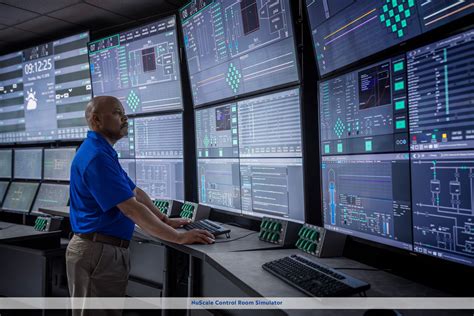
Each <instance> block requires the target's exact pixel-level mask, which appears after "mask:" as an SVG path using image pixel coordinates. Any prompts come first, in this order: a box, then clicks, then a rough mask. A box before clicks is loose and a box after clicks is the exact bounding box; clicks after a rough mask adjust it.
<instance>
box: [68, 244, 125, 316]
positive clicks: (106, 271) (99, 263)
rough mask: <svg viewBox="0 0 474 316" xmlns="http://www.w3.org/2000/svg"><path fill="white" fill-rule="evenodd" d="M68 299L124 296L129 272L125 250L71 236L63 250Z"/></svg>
mask: <svg viewBox="0 0 474 316" xmlns="http://www.w3.org/2000/svg"><path fill="white" fill-rule="evenodd" d="M66 271H67V279H68V285H69V293H70V295H71V297H124V296H125V292H126V289H127V283H128V274H129V272H130V254H129V250H128V249H125V248H121V247H116V246H112V245H108V244H103V243H99V242H93V241H91V240H87V239H82V238H80V237H78V236H74V237H73V238H72V239H71V241H70V242H69V245H68V246H67V249H66ZM72 314H73V315H74V316H76V315H81V316H86V315H94V316H95V315H121V314H122V311H121V310H100V311H99V310H80V309H75V310H73V313H72Z"/></svg>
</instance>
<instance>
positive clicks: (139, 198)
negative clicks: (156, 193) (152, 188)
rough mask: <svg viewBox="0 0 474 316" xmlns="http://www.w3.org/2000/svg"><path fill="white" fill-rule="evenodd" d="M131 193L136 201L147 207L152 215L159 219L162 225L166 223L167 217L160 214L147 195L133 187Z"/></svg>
mask: <svg viewBox="0 0 474 316" xmlns="http://www.w3.org/2000/svg"><path fill="white" fill-rule="evenodd" d="M133 193H134V194H135V198H136V199H137V201H138V202H140V203H142V204H144V205H145V206H146V207H148V209H149V210H150V211H152V212H153V214H155V215H156V216H157V217H158V218H159V219H161V220H162V221H163V222H164V223H166V222H167V221H168V216H166V215H165V214H163V213H161V212H160V210H159V209H158V208H157V207H156V206H155V205H154V204H153V201H152V200H151V199H150V197H149V196H148V194H146V192H145V191H143V190H142V189H140V188H139V187H135V189H134V190H133Z"/></svg>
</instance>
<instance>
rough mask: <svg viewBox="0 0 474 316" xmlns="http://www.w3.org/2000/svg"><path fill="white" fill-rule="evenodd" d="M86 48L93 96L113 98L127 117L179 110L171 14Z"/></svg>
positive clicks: (180, 102) (90, 44)
mask: <svg viewBox="0 0 474 316" xmlns="http://www.w3.org/2000/svg"><path fill="white" fill-rule="evenodd" d="M88 46H89V58H90V70H91V76H92V85H93V87H94V96H98V95H112V96H114V97H117V98H118V99H119V100H120V101H121V102H122V104H123V106H124V108H125V112H126V113H127V114H136V113H151V112H159V111H167V110H174V109H181V108H182V106H183V102H182V97H181V79H180V69H179V50H178V45H177V36H176V18H175V16H174V15H173V16H170V17H167V18H165V19H161V20H159V21H157V22H154V23H150V24H147V25H143V26H141V27H138V28H135V29H132V30H127V31H124V32H121V33H119V34H114V35H111V36H109V37H106V38H103V39H100V40H97V41H94V42H91V43H89V45H88Z"/></svg>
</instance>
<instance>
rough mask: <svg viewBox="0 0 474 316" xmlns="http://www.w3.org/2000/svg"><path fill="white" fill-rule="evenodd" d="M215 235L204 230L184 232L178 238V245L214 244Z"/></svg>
mask: <svg viewBox="0 0 474 316" xmlns="http://www.w3.org/2000/svg"><path fill="white" fill-rule="evenodd" d="M212 243H214V235H212V234H211V233H210V232H208V231H206V230H202V229H193V230H189V231H187V232H182V233H180V234H179V237H178V244H212Z"/></svg>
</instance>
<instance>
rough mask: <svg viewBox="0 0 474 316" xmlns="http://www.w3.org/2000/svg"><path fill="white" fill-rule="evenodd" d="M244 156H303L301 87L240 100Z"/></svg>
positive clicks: (240, 145)
mask: <svg viewBox="0 0 474 316" xmlns="http://www.w3.org/2000/svg"><path fill="white" fill-rule="evenodd" d="M237 108H238V135H239V156H240V157H241V158H243V157H245V158H250V157H255V158H262V157H268V158H278V157H301V156H302V149H301V148H302V146H301V111H300V93H299V89H298V88H297V89H291V90H287V91H283V92H277V93H271V94H266V95H263V96H261V97H256V98H251V99H247V100H243V101H239V102H238V107H237Z"/></svg>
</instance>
